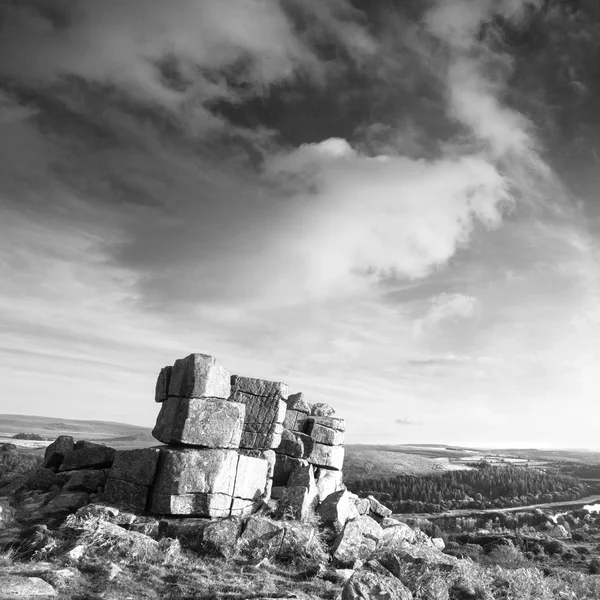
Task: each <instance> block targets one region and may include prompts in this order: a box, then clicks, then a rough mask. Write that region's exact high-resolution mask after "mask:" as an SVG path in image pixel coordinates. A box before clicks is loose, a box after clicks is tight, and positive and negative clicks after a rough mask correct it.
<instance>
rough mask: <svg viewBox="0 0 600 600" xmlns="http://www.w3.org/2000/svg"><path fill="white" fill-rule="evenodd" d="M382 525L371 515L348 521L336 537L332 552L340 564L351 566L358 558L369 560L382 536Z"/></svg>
mask: <svg viewBox="0 0 600 600" xmlns="http://www.w3.org/2000/svg"><path fill="white" fill-rule="evenodd" d="M381 534H382V530H381V526H380V525H379V524H378V523H377V522H376V521H375V520H374V519H372V518H371V517H368V516H362V517H358V518H356V519H353V520H352V521H348V522H347V523H346V525H345V526H344V529H343V530H342V531H341V532H340V533H339V534H338V536H337V538H336V539H335V542H334V545H333V548H332V553H333V557H334V558H335V559H336V561H337V562H338V564H340V565H343V566H349V567H351V566H352V565H354V564H355V563H356V561H357V560H367V559H368V558H369V557H370V556H371V554H372V553H373V552H374V551H375V548H376V547H377V543H378V542H379V539H380V538H381Z"/></svg>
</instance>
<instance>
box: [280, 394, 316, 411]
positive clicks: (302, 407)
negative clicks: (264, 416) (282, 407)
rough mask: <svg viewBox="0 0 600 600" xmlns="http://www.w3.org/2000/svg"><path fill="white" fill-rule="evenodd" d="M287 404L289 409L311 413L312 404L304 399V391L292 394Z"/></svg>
mask: <svg viewBox="0 0 600 600" xmlns="http://www.w3.org/2000/svg"><path fill="white" fill-rule="evenodd" d="M286 404H287V408H288V410H296V411H298V412H301V413H305V414H306V415H310V410H311V406H310V404H309V403H308V402H306V400H305V399H304V394H303V393H302V392H298V393H297V394H290V395H289V396H288V399H287V402H286Z"/></svg>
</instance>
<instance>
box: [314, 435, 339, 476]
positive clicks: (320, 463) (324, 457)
mask: <svg viewBox="0 0 600 600" xmlns="http://www.w3.org/2000/svg"><path fill="white" fill-rule="evenodd" d="M306 460H308V462H309V463H312V464H313V465H315V466H317V467H326V468H328V469H335V470H337V471H341V470H342V467H343V465H344V448H343V447H342V446H326V445H325V444H318V443H317V442H315V443H314V445H313V448H312V450H311V452H310V454H309V455H308V457H307V459H306Z"/></svg>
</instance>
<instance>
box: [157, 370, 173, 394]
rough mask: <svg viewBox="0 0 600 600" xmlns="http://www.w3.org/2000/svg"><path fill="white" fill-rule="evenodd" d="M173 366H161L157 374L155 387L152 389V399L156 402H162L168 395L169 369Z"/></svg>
mask: <svg viewBox="0 0 600 600" xmlns="http://www.w3.org/2000/svg"><path fill="white" fill-rule="evenodd" d="M172 370H173V367H171V366H169V367H163V368H162V369H161V370H160V373H159V374H158V379H157V380H156V388H155V391H154V400H155V401H156V402H164V401H165V400H166V399H167V398H168V397H169V383H170V381H171V371H172Z"/></svg>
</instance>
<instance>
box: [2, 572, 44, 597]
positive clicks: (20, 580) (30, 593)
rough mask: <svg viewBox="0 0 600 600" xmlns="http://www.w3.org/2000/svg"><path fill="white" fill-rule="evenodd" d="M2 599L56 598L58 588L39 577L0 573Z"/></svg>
mask: <svg viewBox="0 0 600 600" xmlns="http://www.w3.org/2000/svg"><path fill="white" fill-rule="evenodd" d="M0 590H1V593H2V600H13V599H17V598H19V599H25V600H29V599H30V598H40V599H43V598H55V597H56V590H55V589H54V588H53V587H52V586H51V585H50V584H49V583H46V582H45V581H44V580H43V579H40V578H39V577H22V576H19V575H0Z"/></svg>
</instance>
